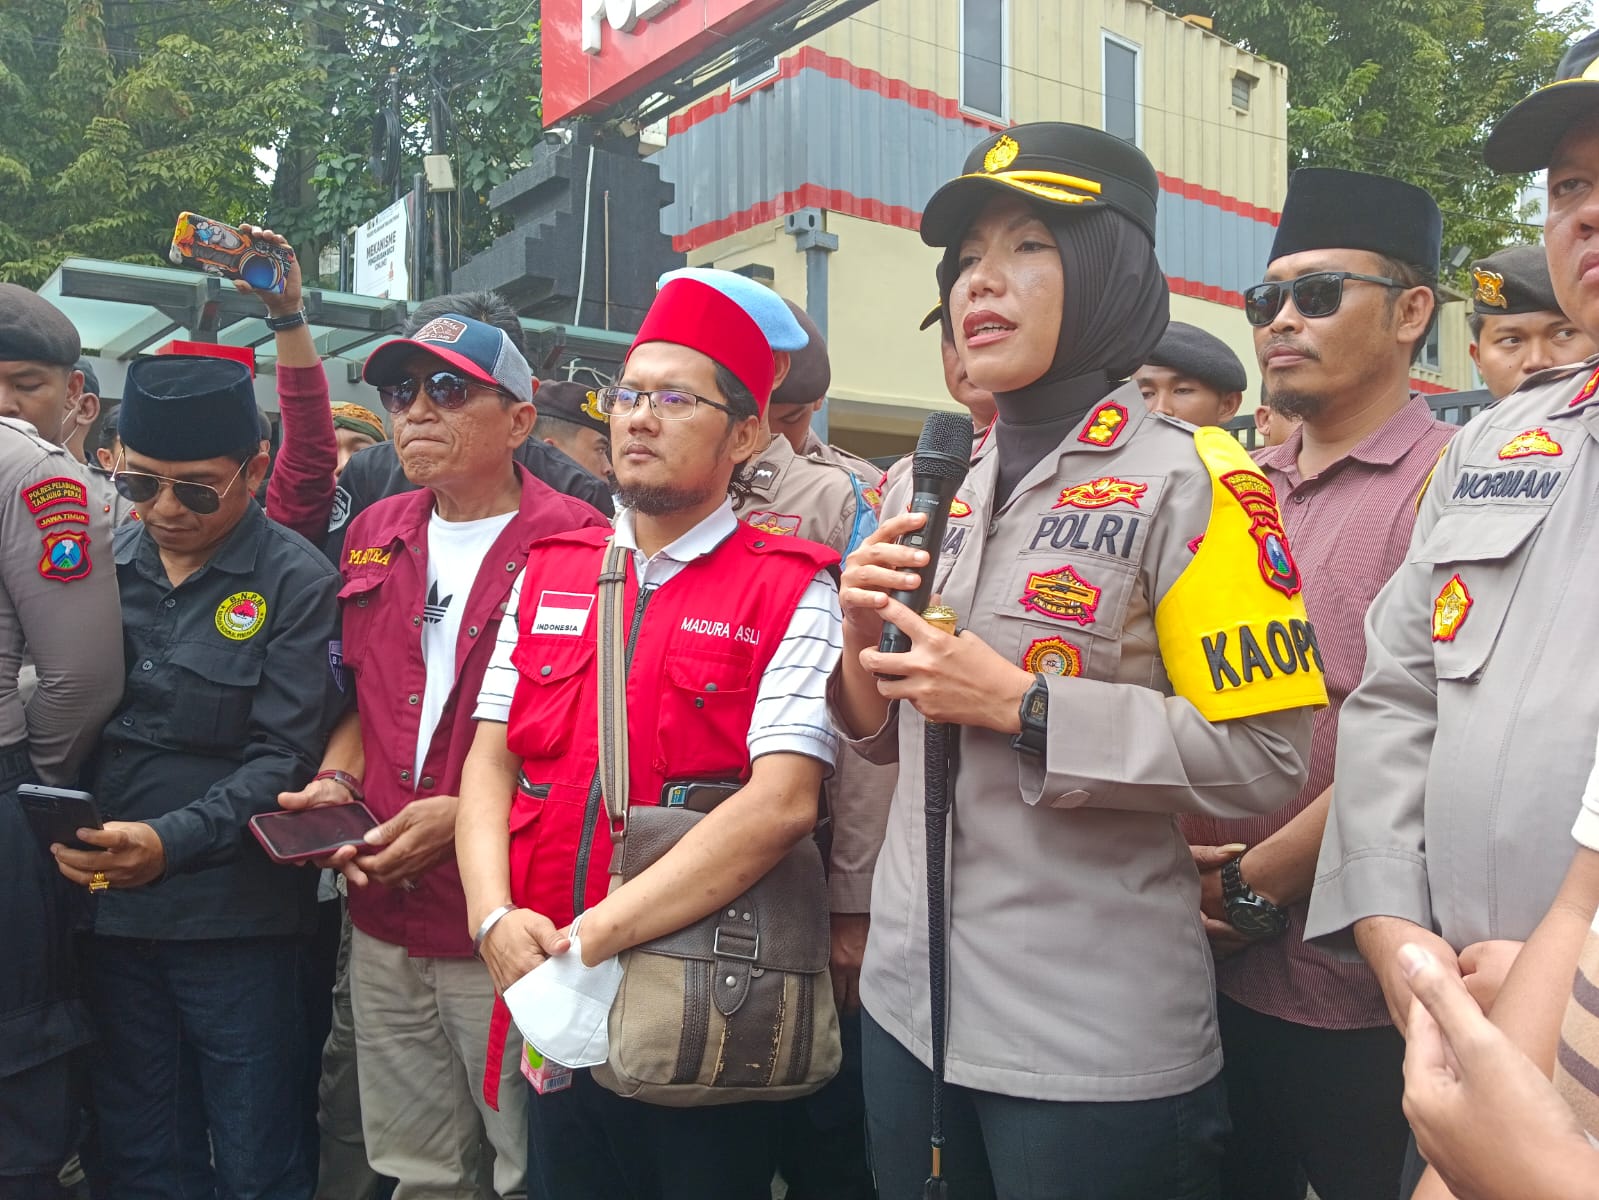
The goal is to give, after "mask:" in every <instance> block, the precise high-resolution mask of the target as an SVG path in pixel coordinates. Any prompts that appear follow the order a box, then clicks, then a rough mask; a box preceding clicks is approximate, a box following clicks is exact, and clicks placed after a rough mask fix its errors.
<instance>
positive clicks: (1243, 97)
mask: <svg viewBox="0 0 1599 1200" xmlns="http://www.w3.org/2000/svg"><path fill="white" fill-rule="evenodd" d="M1254 91H1255V77H1254V76H1253V75H1246V74H1245V73H1244V72H1242V71H1238V72H1235V73H1234V75H1233V107H1234V108H1236V109H1237V110H1238V111H1239V112H1248V111H1249V97H1250V96H1251V95H1253V94H1254Z"/></svg>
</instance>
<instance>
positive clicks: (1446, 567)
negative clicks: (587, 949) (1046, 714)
mask: <svg viewBox="0 0 1599 1200" xmlns="http://www.w3.org/2000/svg"><path fill="white" fill-rule="evenodd" d="M1483 156H1484V158H1485V159H1486V160H1487V162H1488V165H1489V166H1490V167H1492V168H1494V169H1495V170H1497V171H1500V172H1504V173H1507V174H1520V173H1523V172H1528V171H1536V170H1539V169H1542V168H1547V169H1548V185H1549V210H1548V215H1547V218H1546V221H1545V224H1544V249H1545V251H1546V257H1547V261H1548V266H1549V278H1550V281H1551V283H1552V284H1553V288H1554V298H1555V300H1556V301H1558V303H1559V306H1560V309H1561V311H1563V312H1564V313H1565V314H1566V315H1567V316H1568V317H1570V318H1571V320H1572V322H1573V323H1574V324H1575V325H1576V327H1577V328H1578V329H1579V330H1580V331H1582V333H1584V334H1585V335H1587V336H1588V337H1590V338H1599V271H1595V270H1594V269H1593V267H1594V266H1595V263H1596V261H1599V254H1596V249H1599V247H1596V243H1595V238H1594V234H1595V231H1596V230H1599V188H1596V187H1595V181H1596V180H1599V33H1592V34H1589V35H1587V36H1586V37H1584V38H1582V39H1581V40H1580V41H1578V42H1576V43H1575V44H1574V45H1573V46H1572V47H1571V48H1570V49H1569V50H1567V52H1566V54H1565V56H1564V57H1563V58H1562V59H1561V61H1560V66H1559V69H1558V71H1557V77H1556V80H1555V82H1553V83H1550V84H1548V85H1547V86H1545V87H1542V88H1540V89H1539V90H1537V91H1536V92H1534V93H1533V94H1532V95H1531V96H1528V97H1527V98H1526V99H1524V100H1522V101H1521V102H1520V103H1518V104H1516V105H1515V106H1514V107H1513V108H1512V109H1510V111H1509V112H1508V113H1506V114H1505V115H1504V116H1503V117H1501V118H1500V120H1499V122H1498V123H1497V124H1496V125H1495V126H1494V128H1493V130H1492V132H1491V133H1490V134H1489V136H1488V140H1487V143H1486V145H1485V146H1484V151H1483ZM1595 365H1596V360H1595V359H1594V358H1591V357H1590V358H1589V359H1587V360H1585V361H1584V362H1582V363H1579V364H1573V365H1568V366H1562V367H1552V368H1550V369H1548V370H1545V371H1541V372H1539V373H1538V374H1536V375H1533V376H1531V377H1530V378H1528V379H1527V380H1525V381H1524V382H1523V383H1522V384H1521V386H1520V387H1519V388H1517V390H1515V391H1514V392H1512V393H1511V394H1510V395H1508V396H1506V397H1505V398H1504V399H1503V400H1501V401H1500V402H1499V403H1498V404H1497V405H1495V406H1494V407H1493V408H1490V409H1488V410H1486V411H1484V412H1482V413H1480V414H1478V415H1477V416H1476V417H1475V418H1473V419H1472V420H1471V422H1470V423H1468V424H1467V425H1466V427H1465V428H1464V429H1462V430H1461V431H1460V433H1459V434H1458V435H1457V436H1456V437H1455V439H1454V440H1453V441H1452V442H1451V443H1450V444H1449V448H1448V450H1447V451H1446V452H1445V453H1444V456H1443V458H1442V460H1441V461H1440V462H1439V463H1438V466H1437V469H1436V471H1435V472H1434V473H1433V478H1432V483H1431V485H1430V486H1429V487H1428V488H1427V491H1426V493H1425V495H1424V496H1423V497H1422V499H1421V503H1420V507H1419V510H1418V512H1417V516H1416V527H1415V533H1414V535H1413V537H1412V539H1411V544H1410V552H1409V555H1408V557H1407V559H1406V561H1405V563H1404V565H1403V566H1402V567H1400V569H1399V570H1398V571H1397V572H1396V573H1395V575H1394V577H1393V579H1392V580H1391V581H1390V582H1389V584H1388V586H1387V587H1386V588H1385V589H1384V590H1383V592H1382V594H1381V595H1380V596H1379V597H1378V599H1377V601H1376V602H1375V603H1374V604H1373V605H1372V608H1371V612H1370V614H1369V616H1368V621H1367V642H1368V650H1367V666H1366V674H1365V678H1364V679H1363V680H1362V682H1361V684H1360V686H1359V687H1358V688H1357V689H1356V690H1355V691H1354V693H1353V694H1351V695H1350V697H1349V699H1348V700H1347V701H1346V702H1345V704H1344V710H1343V719H1342V723H1341V725H1340V728H1339V735H1338V740H1339V750H1340V776H1339V781H1338V790H1337V792H1336V793H1335V795H1334V798H1333V806H1332V813H1331V815H1330V816H1329V818H1328V821H1327V830H1326V836H1325V839H1324V841H1323V843H1322V847H1321V858H1320V861H1319V862H1318V863H1317V870H1316V887H1315V891H1314V892H1313V893H1312V895H1311V902H1310V916H1309V920H1308V922H1307V929H1306V936H1307V937H1308V938H1310V939H1312V940H1314V941H1317V942H1319V943H1320V944H1322V945H1323V946H1325V947H1326V948H1327V949H1329V950H1332V951H1334V952H1335V953H1340V954H1342V955H1345V956H1352V955H1354V954H1355V953H1356V952H1357V951H1358V953H1359V954H1360V955H1362V956H1364V958H1365V960H1366V961H1367V962H1368V963H1369V964H1370V965H1371V967H1372V969H1373V970H1374V971H1375V972H1376V973H1377V976H1378V978H1379V980H1380V981H1381V982H1382V985H1383V990H1384V992H1385V993H1386V994H1387V998H1388V1008H1389V1010H1390V1012H1391V1013H1392V1014H1393V1017H1394V1020H1395V1022H1396V1023H1401V1022H1403V1021H1404V1019H1405V1016H1406V1012H1407V1010H1408V1008H1409V1006H1410V1000H1411V991H1410V985H1409V981H1408V978H1407V976H1406V973H1405V971H1404V970H1403V969H1402V967H1401V965H1400V963H1399V961H1398V951H1399V947H1400V946H1402V945H1403V944H1405V943H1407V942H1409V943H1415V944H1417V945H1419V946H1421V947H1422V948H1424V949H1425V950H1427V951H1428V952H1430V953H1431V954H1432V956H1433V957H1434V958H1435V959H1437V960H1438V962H1440V963H1441V964H1443V966H1444V967H1445V968H1446V969H1448V970H1450V971H1451V972H1453V971H1458V972H1459V973H1460V974H1462V975H1463V976H1464V977H1465V980H1466V986H1467V988H1468V989H1469V990H1470V991H1471V992H1472V994H1473V996H1474V998H1476V999H1477V1001H1478V1003H1479V1004H1480V1005H1482V1007H1483V1008H1484V1009H1485V1010H1486V1009H1488V1008H1490V1007H1491V1008H1492V1010H1493V1011H1492V1014H1491V1015H1492V1017H1493V1019H1494V1023H1495V1024H1496V1025H1501V1026H1502V1027H1503V1028H1505V1029H1507V1030H1509V1029H1511V1028H1512V1026H1513V1025H1514V1024H1516V1022H1517V1020H1518V1014H1517V1012H1516V1008H1517V1005H1516V1002H1515V1001H1513V1000H1512V995H1513V993H1517V992H1518V982H1519V983H1525V982H1531V983H1532V984H1533V986H1532V988H1531V989H1530V991H1531V992H1536V993H1540V998H1541V999H1547V998H1551V997H1553V998H1557V1003H1563V1001H1564V997H1565V996H1566V995H1568V994H1569V990H1570V983H1571V978H1572V964H1571V962H1570V961H1567V962H1566V963H1565V964H1564V965H1563V968H1561V967H1560V964H1555V967H1556V969H1555V970H1554V971H1553V973H1552V975H1548V974H1546V975H1545V976H1544V979H1543V981H1542V982H1541V983H1540V982H1539V980H1538V979H1537V978H1536V975H1537V974H1538V968H1539V967H1540V966H1541V967H1542V968H1543V969H1544V970H1545V971H1547V970H1548V968H1549V966H1550V964H1549V963H1547V962H1545V963H1542V964H1540V963H1538V961H1537V959H1536V958H1534V959H1532V960H1531V961H1530V962H1529V963H1528V965H1527V968H1525V969H1524V967H1523V964H1522V961H1521V959H1522V958H1523V957H1525V956H1519V954H1518V952H1519V943H1520V942H1521V941H1523V940H1524V939H1526V938H1527V937H1528V935H1529V934H1531V933H1532V931H1533V929H1534V927H1535V926H1537V924H1538V923H1539V921H1540V920H1541V919H1542V918H1543V917H1544V915H1545V914H1546V913H1547V912H1548V911H1549V909H1550V905H1551V902H1552V901H1553V900H1554V899H1555V896H1556V893H1557V890H1558V889H1559V887H1560V882H1561V879H1562V877H1563V876H1564V874H1565V872H1566V868H1567V866H1568V865H1569V864H1570V863H1571V862H1572V856H1573V852H1574V849H1575V848H1574V847H1573V844H1572V840H1573V834H1575V835H1576V840H1577V841H1578V842H1579V843H1580V844H1582V845H1583V846H1587V847H1593V846H1596V845H1599V839H1596V838H1595V837H1594V835H1593V832H1592V830H1591V829H1590V828H1588V827H1587V825H1588V823H1586V822H1581V821H1579V822H1578V824H1577V826H1576V828H1575V829H1573V821H1574V819H1576V818H1577V816H1578V812H1579V808H1580V805H1579V800H1580V797H1582V795H1583V793H1584V785H1585V783H1586V781H1587V777H1588V773H1589V769H1590V767H1591V765H1592V763H1593V753H1594V742H1595V734H1596V733H1599V690H1596V689H1595V688H1594V687H1593V686H1592V679H1591V671H1590V669H1589V668H1590V664H1589V658H1588V656H1587V655H1585V654H1583V653H1580V652H1578V648H1582V647H1588V646H1592V645H1594V644H1595V642H1596V640H1599V605H1595V604H1593V603H1591V601H1590V598H1589V596H1588V592H1589V591H1590V576H1589V574H1588V571H1589V569H1590V567H1591V558H1590V556H1589V555H1588V554H1587V553H1586V551H1587V549H1588V547H1590V546H1591V544H1592V536H1593V535H1592V523H1593V515H1594V497H1595V496H1596V495H1599V448H1596V447H1595V445H1594V443H1595V442H1596V441H1599V433H1596V426H1595V418H1596V415H1599V400H1596V399H1595V396H1596V394H1599V372H1596V370H1595ZM1345 763H1347V764H1348V769H1347V770H1346V769H1345V767H1344V764H1345ZM1346 789H1347V790H1346ZM1512 956H1518V957H1516V958H1515V960H1514V961H1515V966H1514V968H1513V969H1512V970H1511V971H1510V978H1509V981H1508V982H1507V983H1506V985H1505V988H1504V991H1503V994H1502V996H1503V1000H1504V1004H1503V1005H1501V1004H1496V1003H1495V1000H1496V998H1498V997H1499V996H1500V991H1499V983H1500V981H1501V980H1502V979H1504V977H1505V973H1506V964H1507V962H1509V961H1510V960H1511V958H1512ZM1529 970H1530V971H1531V972H1532V974H1531V975H1528V974H1526V973H1525V972H1526V971H1529ZM1562 975H1563V978H1561V976H1562ZM1529 994H1530V993H1529V990H1528V989H1527V988H1525V987H1521V988H1519V995H1518V999H1519V996H1526V995H1529ZM1507 1006H1508V1007H1507ZM1557 1019H1558V1017H1557ZM1401 1027H1402V1026H1401ZM1551 1047H1552V1041H1551ZM1528 1194H1531V1193H1530V1192H1529V1193H1528Z"/></svg>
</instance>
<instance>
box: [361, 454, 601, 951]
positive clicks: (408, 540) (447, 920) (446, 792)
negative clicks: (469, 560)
mask: <svg viewBox="0 0 1599 1200" xmlns="http://www.w3.org/2000/svg"><path fill="white" fill-rule="evenodd" d="M514 469H515V470H516V474H517V478H518V479H519V480H520V481H521V484H522V500H521V504H520V507H519V508H518V509H517V512H516V515H515V516H514V517H513V518H512V519H511V523H510V524H509V525H507V526H506V527H505V529H504V530H503V531H502V532H501V534H500V536H499V538H498V539H497V540H496V541H495V543H494V547H493V549H492V550H491V551H490V552H489V553H488V554H487V555H486V556H485V557H484V559H483V565H482V567H481V568H479V570H478V575H477V579H476V581H475V582H474V583H473V585H472V590H471V592H470V594H469V595H468V597H467V602H466V608H465V610H464V611H463V612H462V614H461V633H460V640H459V641H458V643H457V645H456V682H455V689H454V691H452V692H451V694H450V698H449V701H448V703H447V704H446V705H445V708H444V712H443V714H442V715H441V716H440V718H439V725H438V728H437V729H436V730H435V731H434V733H433V740H432V743H431V744H430V745H429V747H428V752H427V755H426V757H425V758H424V759H423V764H422V778H420V779H413V778H412V777H411V774H412V768H413V765H414V760H415V750H416V740H417V729H418V726H419V723H420V715H421V711H422V705H421V697H422V692H423V688H424V684H425V682H426V679H427V668H426V666H425V664H424V663H423V661H422V607H423V603H424V602H425V600H426V596H427V529H428V520H429V518H430V517H431V516H432V513H433V493H432V492H431V491H428V490H427V489H425V488H424V489H422V490H420V491H415V492H407V493H405V494H404V495H399V496H391V497H389V498H388V499H386V500H381V501H379V502H378V503H377V504H374V505H372V507H370V508H368V509H365V510H363V511H362V512H361V513H360V514H359V515H358V516H357V517H356V518H355V520H354V521H353V522H352V523H351V525H350V529H349V532H348V534H347V536H346V537H345V541H344V558H343V561H342V562H341V563H340V564H339V569H340V570H341V572H342V573H343V575H344V587H343V589H342V590H341V591H340V593H339V602H340V608H341V610H342V614H343V619H344V632H343V647H342V654H343V660H344V668H345V673H346V680H347V682H346V687H353V688H354V691H355V697H356V702H357V705H358V706H359V708H360V711H361V736H362V743H363V745H364V747H365V750H366V778H365V786H366V803H367V807H368V808H370V809H371V810H372V815H373V816H375V817H377V818H378V820H380V821H386V820H388V819H389V818H390V817H392V816H394V815H395V814H396V813H398V812H399V811H400V810H401V809H402V808H404V807H405V806H406V805H407V804H409V803H410V802H411V801H412V800H413V799H417V798H419V797H423V796H453V795H457V794H458V793H459V791H460V787H461V766H462V764H463V763H464V762H465V761H466V754H467V751H468V750H470V749H471V747H472V738H473V736H474V734H475V733H476V729H477V726H476V723H475V722H474V721H473V719H472V712H473V710H474V709H475V708H476V707H477V695H478V689H479V687H481V685H482V683H483V673H484V671H485V670H486V669H487V668H488V664H489V657H490V656H491V655H492V654H493V652H494V638H495V634H496V632H497V631H498V630H499V626H500V617H501V615H502V614H503V613H504V612H505V606H506V602H507V600H509V598H510V594H511V586H512V585H513V584H514V583H515V582H516V578H517V575H518V574H519V573H520V572H521V570H522V567H523V564H525V563H526V562H527V555H528V547H529V545H530V544H531V543H533V542H534V541H536V540H538V539H540V538H543V537H545V536H547V535H549V534H552V533H557V532H560V531H563V530H572V529H582V528H586V527H595V528H597V529H598V530H600V532H601V533H602V534H603V532H604V531H605V529H606V528H608V526H607V525H606V522H605V519H604V518H603V517H601V516H600V514H599V513H598V512H596V511H595V510H594V509H593V508H591V507H590V506H589V505H587V504H584V503H583V502H582V501H581V500H574V499H572V498H571V497H570V496H563V495H561V494H560V493H559V492H556V491H554V490H552V489H551V488H549V487H547V486H545V485H544V484H543V483H540V482H539V481H538V480H537V479H534V478H533V476H531V475H530V474H528V472H527V471H526V470H525V469H524V468H522V467H521V466H520V465H517V466H515V468H514ZM416 884H417V886H416V890H415V891H411V892H403V891H399V890H396V889H393V888H387V887H384V886H382V885H381V884H369V885H368V886H367V887H364V888H351V889H350V919H351V920H352V921H353V922H354V923H355V925H356V927H357V928H358V929H360V930H361V931H362V932H363V933H366V934H369V935H370V936H372V937H375V938H380V939H382V940H383V941H386V942H390V943H392V944H394V945H399V946H404V947H405V948H406V949H407V950H409V951H410V952H411V953H412V954H413V955H416V956H418V957H446V958H466V957H469V956H470V955H471V953H472V939H471V938H470V937H469V936H467V932H466V898H465V896H464V895H463V893H462V890H461V877H460V874H459V872H457V870H456V866H455V856H454V855H453V854H451V855H450V856H449V857H448V858H446V859H445V860H444V861H443V862H442V863H440V864H439V865H438V866H436V867H434V868H433V869H432V870H431V871H429V872H427V874H425V875H424V876H422V878H420V879H418V880H417V881H416Z"/></svg>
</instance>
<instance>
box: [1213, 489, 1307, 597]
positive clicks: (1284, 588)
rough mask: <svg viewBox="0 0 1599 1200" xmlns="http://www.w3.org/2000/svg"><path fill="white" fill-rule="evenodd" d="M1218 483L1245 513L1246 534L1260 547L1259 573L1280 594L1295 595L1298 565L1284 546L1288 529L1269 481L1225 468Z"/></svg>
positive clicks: (1297, 583)
mask: <svg viewBox="0 0 1599 1200" xmlns="http://www.w3.org/2000/svg"><path fill="white" fill-rule="evenodd" d="M1221 483H1222V486H1223V487H1225V488H1226V489H1227V490H1228V491H1229V492H1231V493H1232V494H1233V497H1234V498H1235V499H1236V500H1237V501H1238V503H1239V505H1241V506H1242V508H1243V510H1244V511H1245V512H1246V513H1248V514H1249V536H1250V537H1252V538H1254V539H1255V545H1256V546H1258V547H1259V548H1260V552H1259V554H1258V555H1257V556H1256V562H1257V564H1258V565H1259V567H1260V577H1261V578H1262V579H1264V580H1265V581H1266V586H1268V587H1273V588H1276V589H1277V590H1278V591H1279V592H1281V593H1282V594H1283V595H1285V596H1292V595H1295V594H1296V593H1297V592H1298V591H1299V588H1300V579H1299V567H1298V565H1297V564H1296V563H1295V562H1294V556H1293V554H1292V552H1291V551H1290V550H1289V549H1288V532H1287V531H1286V530H1285V529H1284V528H1283V521H1282V516H1281V514H1279V513H1278V511H1277V493H1276V491H1275V490H1274V489H1273V488H1272V486H1271V481H1270V480H1269V479H1267V478H1266V477H1265V476H1264V475H1260V474H1257V473H1256V472H1254V471H1229V472H1228V473H1227V474H1225V475H1223V476H1222V477H1221Z"/></svg>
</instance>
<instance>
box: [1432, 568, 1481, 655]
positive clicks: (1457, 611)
mask: <svg viewBox="0 0 1599 1200" xmlns="http://www.w3.org/2000/svg"><path fill="white" fill-rule="evenodd" d="M1474 603H1475V601H1473V600H1472V598H1471V592H1470V590H1469V589H1468V588H1467V587H1466V581H1465V580H1464V579H1462V578H1460V576H1459V575H1458V574H1456V575H1454V576H1452V577H1451V578H1450V580H1449V582H1448V583H1446V584H1444V586H1443V587H1442V588H1441V589H1439V592H1438V597H1437V599H1435V600H1434V601H1433V602H1432V640H1433V641H1435V642H1452V641H1454V640H1455V635H1456V634H1457V633H1459V632H1460V627H1461V626H1462V625H1464V624H1465V623H1466V615H1467V614H1468V613H1470V612H1471V606H1472V604H1474Z"/></svg>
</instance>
